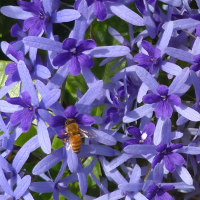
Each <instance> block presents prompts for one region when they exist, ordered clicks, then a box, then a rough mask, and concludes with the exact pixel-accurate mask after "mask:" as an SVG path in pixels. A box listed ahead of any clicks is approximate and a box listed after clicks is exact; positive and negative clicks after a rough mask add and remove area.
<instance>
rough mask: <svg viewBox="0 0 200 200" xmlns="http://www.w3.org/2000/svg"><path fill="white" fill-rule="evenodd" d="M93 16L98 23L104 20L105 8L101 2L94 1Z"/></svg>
mask: <svg viewBox="0 0 200 200" xmlns="http://www.w3.org/2000/svg"><path fill="white" fill-rule="evenodd" d="M94 15H95V16H96V18H97V19H98V20H99V21H103V20H104V19H105V18H106V15H107V13H106V7H105V5H104V3H103V2H102V1H95V3H94Z"/></svg>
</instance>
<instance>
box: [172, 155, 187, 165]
mask: <svg viewBox="0 0 200 200" xmlns="http://www.w3.org/2000/svg"><path fill="white" fill-rule="evenodd" d="M169 156H170V160H171V162H173V163H174V164H175V165H183V164H184V163H185V160H184V158H183V156H181V155H180V154H178V153H175V152H173V153H171V154H169Z"/></svg>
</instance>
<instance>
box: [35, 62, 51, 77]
mask: <svg viewBox="0 0 200 200" xmlns="http://www.w3.org/2000/svg"><path fill="white" fill-rule="evenodd" d="M35 75H36V76H37V77H39V78H42V79H48V78H50V77H51V72H50V71H49V69H48V68H47V67H45V66H44V65H36V66H35Z"/></svg>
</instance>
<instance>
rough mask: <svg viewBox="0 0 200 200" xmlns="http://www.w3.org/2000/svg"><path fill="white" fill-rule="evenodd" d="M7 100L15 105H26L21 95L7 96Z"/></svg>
mask: <svg viewBox="0 0 200 200" xmlns="http://www.w3.org/2000/svg"><path fill="white" fill-rule="evenodd" d="M5 100H6V101H7V102H8V103H11V104H14V105H20V106H22V107H26V104H25V103H24V102H23V101H22V98H20V97H13V98H10V97H7V98H6V99H5Z"/></svg>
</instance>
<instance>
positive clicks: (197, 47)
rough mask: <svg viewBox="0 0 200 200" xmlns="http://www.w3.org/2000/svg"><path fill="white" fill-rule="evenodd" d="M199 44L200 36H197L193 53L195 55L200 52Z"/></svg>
mask: <svg viewBox="0 0 200 200" xmlns="http://www.w3.org/2000/svg"><path fill="white" fill-rule="evenodd" d="M199 46H200V37H197V38H196V40H195V41H194V44H193V46H192V54H193V55H198V54H199Z"/></svg>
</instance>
